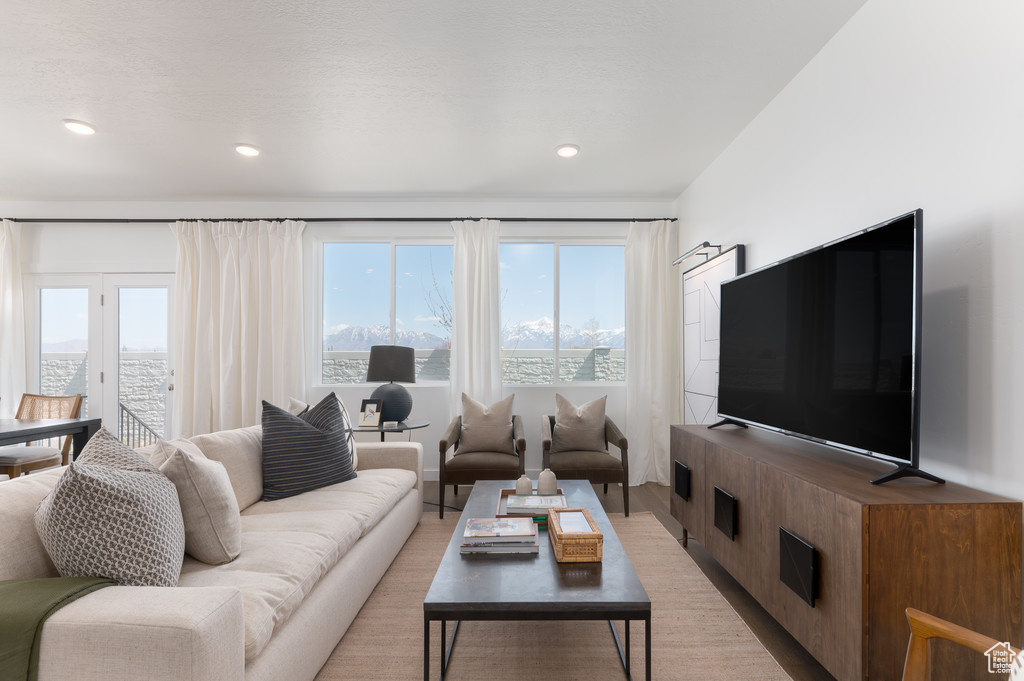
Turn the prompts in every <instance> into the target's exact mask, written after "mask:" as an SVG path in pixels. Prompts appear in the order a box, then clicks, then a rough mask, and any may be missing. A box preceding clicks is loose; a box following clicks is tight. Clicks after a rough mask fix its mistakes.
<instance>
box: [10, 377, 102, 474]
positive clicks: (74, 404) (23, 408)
mask: <svg viewBox="0 0 1024 681" xmlns="http://www.w3.org/2000/svg"><path fill="white" fill-rule="evenodd" d="M81 412H82V396H81V395H80V394H78V395H57V396H54V395H32V394H30V393H25V394H24V395H22V396H21V403H20V404H19V405H18V411H17V413H16V414H15V415H14V418H16V419H75V418H78V417H79V416H80V415H81ZM73 437H74V436H72V435H67V436H65V438H64V442H63V444H62V446H61V447H53V446H47V445H34V444H32V443H31V442H29V443H26V444H25V445H11V446H9V447H0V475H7V476H8V477H10V478H17V477H19V476H20V475H22V474H23V473H28V472H29V471H34V470H37V469H40V468H49V467H50V466H57V465H62V466H66V465H67V464H68V459H69V458H70V455H71V441H72V439H73Z"/></svg>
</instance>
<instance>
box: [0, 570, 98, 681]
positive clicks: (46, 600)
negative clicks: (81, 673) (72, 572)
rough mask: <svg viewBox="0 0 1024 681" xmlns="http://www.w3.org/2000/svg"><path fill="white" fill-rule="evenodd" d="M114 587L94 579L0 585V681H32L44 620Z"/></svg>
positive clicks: (53, 580) (37, 668) (14, 580)
mask: <svg viewBox="0 0 1024 681" xmlns="http://www.w3.org/2000/svg"><path fill="white" fill-rule="evenodd" d="M115 584H117V582H115V581H113V580H110V579H99V578H97V577H56V578H53V579H12V580H8V581H0V681H25V680H26V679H28V681H35V679H36V677H37V675H38V674H39V641H40V639H41V638H42V636H43V623H44V622H46V618H47V617H49V616H50V615H52V614H53V613H55V612H57V611H58V610H60V609H61V608H62V607H64V606H65V605H67V604H68V603H70V602H72V601H74V600H76V599H78V598H81V597H82V596H84V595H86V594H88V593H92V592H93V591H96V590H97V589H102V588H103V587H105V586H113V585H115Z"/></svg>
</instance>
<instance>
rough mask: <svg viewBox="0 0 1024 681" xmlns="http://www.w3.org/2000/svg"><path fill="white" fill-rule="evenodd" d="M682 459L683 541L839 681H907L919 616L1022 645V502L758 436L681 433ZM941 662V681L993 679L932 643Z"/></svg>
mask: <svg viewBox="0 0 1024 681" xmlns="http://www.w3.org/2000/svg"><path fill="white" fill-rule="evenodd" d="M671 457H672V464H671V466H672V487H671V489H672V493H671V495H670V499H671V509H672V515H673V516H674V517H675V518H676V519H677V520H678V521H679V522H680V523H681V524H682V526H683V540H684V542H685V540H686V539H687V538H688V537H691V536H692V537H693V539H695V540H696V541H697V542H699V543H700V544H701V546H702V547H703V548H704V549H706V550H707V552H708V553H709V554H710V555H711V557H712V558H714V559H715V560H716V561H717V562H718V564H719V565H721V566H722V567H723V568H724V569H725V570H726V571H727V572H728V573H729V574H730V575H732V576H733V578H735V579H736V581H737V582H738V583H739V584H740V585H741V586H742V587H743V588H744V589H745V590H746V591H747V592H748V593H749V594H750V595H751V596H753V598H754V599H756V600H757V602H758V603H760V604H761V606H762V607H764V609H765V610H766V611H767V612H768V613H769V614H770V615H771V616H772V617H773V618H775V620H776V621H777V622H778V623H779V624H780V625H781V626H782V627H783V628H784V629H785V630H786V631H788V632H789V633H790V634H791V635H792V636H793V638H794V639H796V640H797V642H799V643H800V645H802V646H803V647H804V648H805V649H807V651H808V652H810V653H811V654H812V655H813V656H814V657H815V658H817V660H818V661H819V662H820V663H821V664H822V666H823V667H825V668H826V669H827V670H828V671H829V672H830V673H831V674H832V675H833V676H835V677H836V679H837V680H838V681H870V680H872V679H898V678H900V676H901V675H902V673H903V662H904V660H905V659H906V656H907V642H908V640H909V638H910V627H909V626H908V625H907V618H906V609H907V608H908V607H915V608H918V609H919V610H924V611H925V612H927V613H929V614H932V615H935V616H936V617H941V618H943V619H946V620H949V621H951V622H955V623H956V624H958V625H960V626H963V627H966V628H968V629H972V630H974V631H980V632H984V633H985V634H986V635H988V636H991V637H993V638H995V639H996V640H998V641H1010V642H1011V643H1014V645H1016V643H1015V642H1019V641H1020V640H1021V607H1022V599H1021V590H1022V589H1021V587H1022V569H1021V567H1022V540H1021V525H1022V521H1024V516H1022V506H1021V502H1020V501H1017V500H1015V499H1007V498H1006V497H1000V496H997V495H995V494H990V493H988V492H982V491H979V490H976V489H971V488H969V487H966V486H964V485H959V484H957V483H954V482H949V483H946V484H942V485H936V484H933V483H931V482H926V481H925V480H924V479H914V478H915V477H924V478H927V477H928V476H927V475H922V474H921V471H919V470H917V469H912V468H910V467H908V469H907V470H905V471H892V464H890V463H887V462H885V461H881V460H880V459H874V458H871V457H866V456H859V455H857V454H852V453H849V452H843V451H839V450H836V449H834V448H831V447H826V446H824V445H821V444H817V443H814V442H808V441H807V440H801V439H799V438H793V437H786V436H785V435H782V434H780V433H773V432H770V431H766V430H762V429H760V428H749V429H741V428H719V429H717V430H708V429H707V426H704V425H692V426H672V427H671ZM887 473H888V474H889V476H893V477H890V478H889V479H890V480H891V482H889V483H888V484H886V485H882V486H879V485H872V484H871V483H870V481H871V480H872V479H876V478H879V477H882V478H883V479H884V478H885V477H887V476H886V474H887ZM894 473H895V475H898V476H899V477H904V478H905V479H903V480H896V478H895V476H894V475H893V474H894ZM908 476H913V477H908ZM684 545H685V544H684ZM795 546H802V547H803V548H801V549H799V550H794V547H795ZM804 549H806V550H804ZM794 576H795V577H796V579H795V580H794V579H793V578H794ZM794 583H797V584H799V585H806V586H807V588H806V589H803V590H799V589H795V587H793V586H792V584H794ZM815 587H817V588H815ZM807 594H814V595H813V597H812V600H811V601H810V602H808V600H807ZM811 602H813V605H811V604H810V603H811ZM931 659H932V670H933V672H932V679H933V680H934V681H988V680H989V679H991V678H993V677H992V676H991V675H990V674H989V673H988V670H987V667H986V665H985V661H984V657H982V656H979V655H978V654H977V653H975V652H974V651H971V650H969V649H967V648H964V647H961V646H952V645H950V646H946V647H943V646H940V645H933V646H932V651H931Z"/></svg>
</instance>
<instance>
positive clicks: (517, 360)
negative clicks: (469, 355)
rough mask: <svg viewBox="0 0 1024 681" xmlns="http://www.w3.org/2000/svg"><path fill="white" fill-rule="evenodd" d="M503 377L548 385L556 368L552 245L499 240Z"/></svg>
mask: <svg viewBox="0 0 1024 681" xmlns="http://www.w3.org/2000/svg"><path fill="white" fill-rule="evenodd" d="M499 260H500V262H501V381H502V383H518V384H538V383H551V382H552V379H553V377H554V372H555V354H554V350H555V322H554V319H555V299H554V295H553V291H554V283H555V246H554V244H501V246H500V247H499Z"/></svg>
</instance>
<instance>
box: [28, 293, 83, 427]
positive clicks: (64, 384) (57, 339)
mask: <svg viewBox="0 0 1024 681" xmlns="http://www.w3.org/2000/svg"><path fill="white" fill-rule="evenodd" d="M39 391H40V393H42V394H43V395H75V394H81V395H82V411H81V414H82V416H88V415H90V414H89V289H88V288H41V289H40V290H39Z"/></svg>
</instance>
